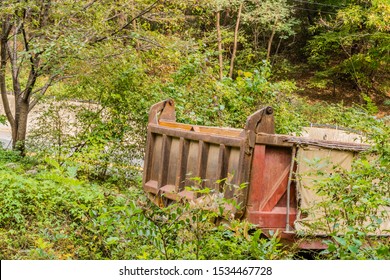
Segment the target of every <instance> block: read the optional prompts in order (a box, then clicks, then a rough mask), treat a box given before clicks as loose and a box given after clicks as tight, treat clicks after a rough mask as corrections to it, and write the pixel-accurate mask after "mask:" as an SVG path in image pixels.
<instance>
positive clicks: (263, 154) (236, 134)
mask: <svg viewBox="0 0 390 280" xmlns="http://www.w3.org/2000/svg"><path fill="white" fill-rule="evenodd" d="M310 133H312V134H313V131H311V132H310ZM332 133H333V132H332V131H329V130H326V129H323V130H315V135H314V134H313V137H310V135H308V137H296V136H289V135H279V134H275V131H274V117H273V109H272V108H271V107H266V108H264V109H261V110H259V111H257V112H255V113H254V114H252V115H251V116H249V117H248V119H247V121H246V124H245V127H244V128H243V129H232V128H221V127H208V126H197V125H190V124H182V123H177V122H176V118H175V109H174V102H173V100H166V101H163V102H160V103H157V104H155V105H154V106H152V108H151V110H150V114H149V124H148V135H147V147H146V155H145V167H144V177H143V188H144V190H145V192H147V193H148V194H149V195H150V196H151V197H152V199H153V200H154V201H156V203H159V204H167V203H170V202H172V201H179V200H182V199H186V200H191V201H194V202H195V203H196V201H200V200H201V199H202V196H203V194H202V192H199V191H198V190H199V189H205V188H208V189H209V190H211V192H215V193H223V196H224V197H225V198H227V199H233V200H234V201H235V204H236V205H239V206H240V207H239V208H231V209H229V210H230V211H231V212H232V214H234V215H235V216H236V218H240V219H247V220H248V221H249V222H251V223H253V224H255V225H257V226H258V227H259V228H261V229H263V230H264V232H266V231H275V230H279V231H280V232H284V234H285V235H286V234H287V235H290V237H291V236H293V235H294V233H295V230H296V229H295V227H296V222H297V221H299V220H300V219H301V216H300V209H299V204H300V199H301V197H300V196H301V193H300V191H301V190H302V188H303V187H306V186H303V185H302V184H301V185H300V184H299V182H298V180H297V178H296V173H297V171H298V170H299V164H298V163H297V160H296V159H297V158H298V157H299V156H300V155H301V154H303V152H304V151H306V150H310V151H313V150H318V151H321V153H322V155H324V151H325V153H326V152H327V151H329V153H330V152H332V155H331V156H332V157H335V158H339V157H340V158H345V157H347V158H348V162H346V163H345V166H346V167H347V169H348V166H350V162H351V159H352V158H353V156H354V155H355V154H356V153H359V152H361V151H364V150H367V149H368V148H369V147H370V146H369V145H367V144H364V143H359V141H358V140H359V139H354V140H353V141H352V140H351V137H352V136H350V135H343V137H344V138H342V139H344V140H345V142H343V141H336V140H335V136H334V135H333V134H332ZM336 134H337V133H336ZM332 135H333V136H332ZM357 136H358V135H357ZM353 137H355V136H353ZM355 138H357V137H355ZM324 139H325V140H324ZM355 140H356V141H355ZM240 185H241V186H243V185H246V187H243V188H242V187H241V188H240V187H238V186H240ZM189 186H190V187H192V189H191V188H187V187H189Z"/></svg>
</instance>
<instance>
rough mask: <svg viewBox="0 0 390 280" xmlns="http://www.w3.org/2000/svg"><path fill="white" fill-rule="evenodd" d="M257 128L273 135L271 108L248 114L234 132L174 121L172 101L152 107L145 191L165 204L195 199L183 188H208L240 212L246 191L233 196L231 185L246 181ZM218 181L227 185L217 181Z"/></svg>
mask: <svg viewBox="0 0 390 280" xmlns="http://www.w3.org/2000/svg"><path fill="white" fill-rule="evenodd" d="M259 126H260V127H262V128H261V129H263V130H265V132H268V133H270V132H273V116H272V109H270V107H268V108H266V109H264V110H260V111H258V112H256V113H255V114H253V115H252V116H250V117H249V118H248V120H247V124H246V126H245V128H244V129H242V130H238V129H231V128H220V127H205V126H194V125H190V124H180V123H176V121H175V110H174V102H173V100H166V101H163V102H160V103H157V104H155V105H154V106H152V108H151V110H150V114H149V125H148V139H147V148H146V155H145V163H144V164H145V165H144V178H143V188H144V190H145V191H146V192H147V193H149V194H151V195H152V196H153V197H154V198H155V199H156V201H158V202H159V203H161V202H163V203H169V200H175V201H177V200H180V199H183V198H184V199H190V200H193V199H197V198H198V197H199V196H200V195H199V193H198V192H194V191H191V190H187V189H186V188H185V187H186V186H192V187H197V188H209V189H211V190H214V191H215V192H223V193H224V197H226V198H234V199H235V200H236V203H237V204H241V205H242V206H243V208H244V207H245V206H246V200H247V196H248V187H247V188H244V189H241V190H240V191H239V193H237V191H236V189H237V188H234V187H232V186H233V185H240V184H242V183H249V176H250V166H251V160H252V152H253V148H254V144H255V135H256V131H257V130H259ZM193 178H200V179H202V182H201V183H200V184H199V183H198V182H197V181H196V180H193ZM221 179H226V182H227V183H226V184H224V185H223V184H222V183H220V182H218V181H220V180H221ZM242 213H243V212H242ZM242 213H241V214H242Z"/></svg>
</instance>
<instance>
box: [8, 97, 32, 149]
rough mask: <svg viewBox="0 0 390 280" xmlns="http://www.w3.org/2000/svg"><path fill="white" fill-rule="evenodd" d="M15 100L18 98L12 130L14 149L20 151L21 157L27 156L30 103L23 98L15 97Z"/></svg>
mask: <svg viewBox="0 0 390 280" xmlns="http://www.w3.org/2000/svg"><path fill="white" fill-rule="evenodd" d="M15 98H17V101H16V107H15V110H16V112H15V125H14V127H13V128H12V148H13V149H14V150H17V151H20V153H21V155H25V151H26V145H25V141H26V134H27V120H28V110H29V102H28V101H26V100H24V99H23V98H22V97H21V96H18V97H17V96H15Z"/></svg>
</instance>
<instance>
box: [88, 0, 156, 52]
mask: <svg viewBox="0 0 390 280" xmlns="http://www.w3.org/2000/svg"><path fill="white" fill-rule="evenodd" d="M160 1H161V0H157V1H156V2H154V3H153V4H152V5H150V6H149V7H147V8H146V9H145V10H143V11H141V12H140V13H139V14H138V15H136V16H135V17H133V18H132V19H131V20H130V21H128V22H127V23H126V24H124V25H123V26H121V27H120V28H119V29H117V30H116V31H114V32H112V33H111V34H110V35H108V36H103V37H101V38H98V39H95V40H94V41H93V42H91V44H96V43H99V42H101V41H104V40H106V39H108V37H110V36H114V35H116V34H118V33H119V32H121V31H122V30H124V29H126V28H127V27H129V26H130V24H132V23H133V21H135V20H136V19H137V18H140V17H142V16H143V15H145V14H147V13H149V12H150V11H151V10H153V9H154V8H155V7H156V6H157V4H159V3H160Z"/></svg>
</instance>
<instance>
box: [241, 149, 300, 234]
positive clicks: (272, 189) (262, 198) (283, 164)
mask: <svg viewBox="0 0 390 280" xmlns="http://www.w3.org/2000/svg"><path fill="white" fill-rule="evenodd" d="M292 157H293V149H291V148H290V147H284V146H282V147H278V146H269V145H261V144H256V146H255V149H254V157H253V161H252V167H251V168H252V173H251V181H250V186H251V191H250V192H249V200H248V207H247V213H246V215H247V218H248V220H249V221H250V222H252V223H254V224H257V225H258V226H259V227H262V228H275V229H276V228H279V229H283V228H285V226H286V220H287V219H286V218H287V217H286V216H287V208H286V207H287V195H286V192H287V186H288V181H289V175H290V170H291V163H293V162H294V161H293V160H292ZM292 188H295V186H293V187H292ZM291 193H295V191H291ZM289 203H290V207H291V208H290V209H289V224H290V226H292V225H293V221H294V220H295V217H296V208H295V207H296V203H295V196H294V195H292V196H290V201H289Z"/></svg>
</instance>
